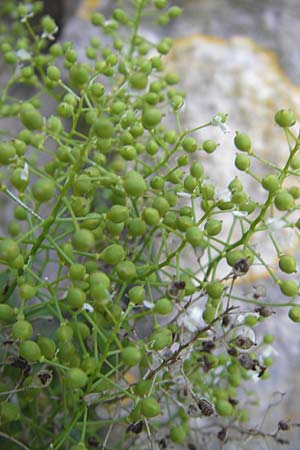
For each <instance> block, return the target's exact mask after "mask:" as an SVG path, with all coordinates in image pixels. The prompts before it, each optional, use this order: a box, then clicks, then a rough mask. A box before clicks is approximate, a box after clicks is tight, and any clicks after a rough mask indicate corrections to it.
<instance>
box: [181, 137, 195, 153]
mask: <svg viewBox="0 0 300 450" xmlns="http://www.w3.org/2000/svg"><path fill="white" fill-rule="evenodd" d="M182 147H183V149H184V150H185V151H186V152H188V153H194V152H195V151H196V150H197V148H198V143H197V141H196V139H194V138H192V137H186V138H184V139H183V141H182Z"/></svg>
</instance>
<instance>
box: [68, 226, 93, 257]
mask: <svg viewBox="0 0 300 450" xmlns="http://www.w3.org/2000/svg"><path fill="white" fill-rule="evenodd" d="M72 244H73V246H74V248H75V250H77V251H79V252H88V251H90V250H92V249H93V248H94V247H95V237H94V235H93V233H92V232H91V231H90V230H85V229H80V230H77V231H75V233H74V234H73V237H72Z"/></svg>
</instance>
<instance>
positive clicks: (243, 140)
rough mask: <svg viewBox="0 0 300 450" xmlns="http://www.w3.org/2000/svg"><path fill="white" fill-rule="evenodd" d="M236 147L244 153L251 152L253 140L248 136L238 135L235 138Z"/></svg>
mask: <svg viewBox="0 0 300 450" xmlns="http://www.w3.org/2000/svg"><path fill="white" fill-rule="evenodd" d="M234 145H235V146H236V148H237V149H239V150H241V151H242V152H250V150H251V140H250V137H249V136H248V134H245V133H236V135H235V138H234Z"/></svg>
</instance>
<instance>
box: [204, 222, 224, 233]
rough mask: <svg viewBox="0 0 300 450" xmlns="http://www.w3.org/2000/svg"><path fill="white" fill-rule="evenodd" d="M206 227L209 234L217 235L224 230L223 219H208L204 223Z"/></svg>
mask: <svg viewBox="0 0 300 450" xmlns="http://www.w3.org/2000/svg"><path fill="white" fill-rule="evenodd" d="M204 229H205V231H206V232H207V234H208V235H209V236H216V235H217V234H219V233H220V231H221V230H222V221H221V220H215V219H208V220H207V222H206V223H205V225H204Z"/></svg>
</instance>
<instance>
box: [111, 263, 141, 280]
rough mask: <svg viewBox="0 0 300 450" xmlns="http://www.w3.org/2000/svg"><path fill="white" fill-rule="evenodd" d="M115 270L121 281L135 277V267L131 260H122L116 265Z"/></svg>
mask: <svg viewBox="0 0 300 450" xmlns="http://www.w3.org/2000/svg"><path fill="white" fill-rule="evenodd" d="M116 272H117V274H118V276H119V278H120V279H121V280H122V281H127V282H128V281H129V280H132V279H133V278H135V277H136V275H137V274H136V267H135V265H134V264H133V262H131V261H122V262H120V263H118V264H117V265H116Z"/></svg>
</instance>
